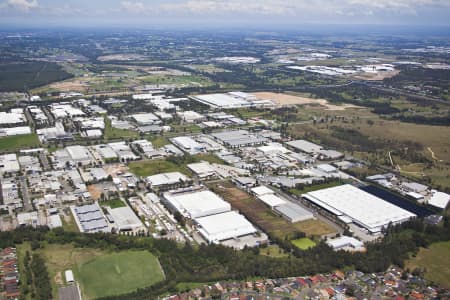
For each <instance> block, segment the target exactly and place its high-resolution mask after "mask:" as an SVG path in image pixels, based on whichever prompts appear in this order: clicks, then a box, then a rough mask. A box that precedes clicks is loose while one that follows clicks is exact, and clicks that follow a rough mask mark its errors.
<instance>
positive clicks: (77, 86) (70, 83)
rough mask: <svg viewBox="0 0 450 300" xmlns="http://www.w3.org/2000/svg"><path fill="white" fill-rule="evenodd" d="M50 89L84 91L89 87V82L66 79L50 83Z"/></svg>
mask: <svg viewBox="0 0 450 300" xmlns="http://www.w3.org/2000/svg"><path fill="white" fill-rule="evenodd" d="M48 87H49V88H51V89H55V90H59V91H71V92H82V93H83V92H85V91H87V89H88V88H89V84H88V83H87V82H86V80H82V79H71V80H67V81H60V82H55V83H52V84H50V85H49V86H48Z"/></svg>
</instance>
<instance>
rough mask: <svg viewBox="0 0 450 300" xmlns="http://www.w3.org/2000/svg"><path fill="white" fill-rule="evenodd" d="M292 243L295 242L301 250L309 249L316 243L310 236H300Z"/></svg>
mask: <svg viewBox="0 0 450 300" xmlns="http://www.w3.org/2000/svg"><path fill="white" fill-rule="evenodd" d="M291 243H292V244H294V246H295V247H297V248H299V249H301V250H307V249H309V248H312V247H314V246H315V245H316V243H314V241H312V240H310V239H308V238H300V239H296V240H292V241H291Z"/></svg>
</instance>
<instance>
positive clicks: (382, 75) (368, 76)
mask: <svg viewBox="0 0 450 300" xmlns="http://www.w3.org/2000/svg"><path fill="white" fill-rule="evenodd" d="M399 73H400V71H399V70H395V71H391V72H378V73H363V74H361V75H357V76H355V79H361V80H370V81H380V80H383V79H386V78H392V77H394V76H396V75H398V74H399Z"/></svg>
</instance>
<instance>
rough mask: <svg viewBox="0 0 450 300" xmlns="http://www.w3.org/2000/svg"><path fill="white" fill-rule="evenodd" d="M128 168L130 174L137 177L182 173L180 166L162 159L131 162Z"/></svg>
mask: <svg viewBox="0 0 450 300" xmlns="http://www.w3.org/2000/svg"><path fill="white" fill-rule="evenodd" d="M128 167H129V168H130V172H132V173H134V174H136V175H138V176H150V175H155V174H159V173H166V172H176V171H180V172H183V171H184V170H181V169H182V168H181V166H177V165H176V164H174V163H173V162H171V161H167V160H162V159H155V160H145V161H138V162H131V163H130V164H129V165H128Z"/></svg>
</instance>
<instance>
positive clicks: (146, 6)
mask: <svg viewBox="0 0 450 300" xmlns="http://www.w3.org/2000/svg"><path fill="white" fill-rule="evenodd" d="M121 7H122V8H123V9H125V10H126V11H127V12H129V13H132V14H142V15H145V14H159V15H209V16H227V15H249V16H278V17H283V16H287V17H288V16H291V17H292V16H293V17H302V16H311V15H321V16H323V17H327V16H333V15H339V14H340V15H358V14H361V15H367V13H368V12H369V11H370V12H371V13H370V14H375V13H381V14H383V13H390V14H398V15H411V14H415V13H416V11H417V10H419V9H421V8H424V7H450V1H449V0H295V1H293V0H182V1H176V2H171V1H164V2H162V3H161V2H160V3H155V2H153V1H146V0H141V1H133V0H127V1H122V2H121Z"/></svg>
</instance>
